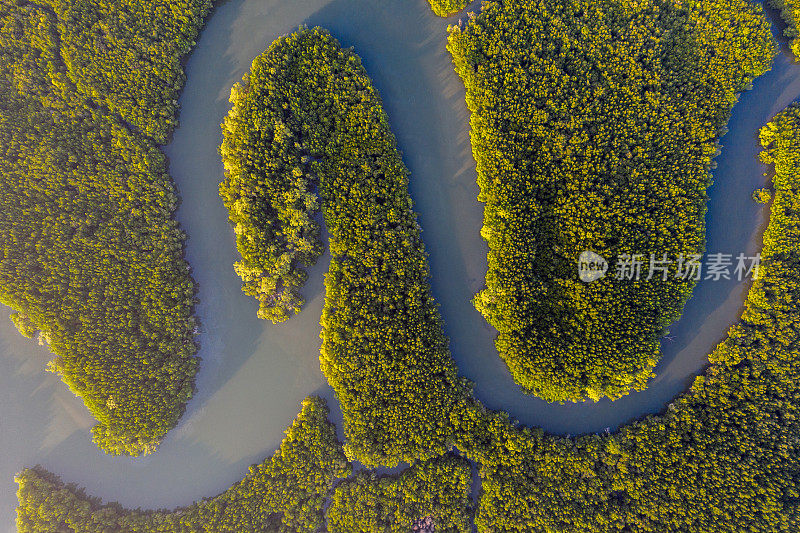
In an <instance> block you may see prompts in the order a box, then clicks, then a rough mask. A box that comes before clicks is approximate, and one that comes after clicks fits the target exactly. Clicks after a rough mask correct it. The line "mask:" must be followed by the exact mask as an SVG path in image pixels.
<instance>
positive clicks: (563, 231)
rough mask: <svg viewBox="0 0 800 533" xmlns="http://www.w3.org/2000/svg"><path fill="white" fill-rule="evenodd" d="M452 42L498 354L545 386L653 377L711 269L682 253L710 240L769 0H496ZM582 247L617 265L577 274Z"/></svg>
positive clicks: (592, 386)
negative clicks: (687, 267)
mask: <svg viewBox="0 0 800 533" xmlns="http://www.w3.org/2000/svg"><path fill="white" fill-rule="evenodd" d="M448 49H449V50H450V52H451V53H452V55H453V61H454V63H455V66H456V70H457V72H458V74H459V76H460V77H461V78H462V80H463V81H464V84H465V86H466V90H467V95H466V99H467V106H468V107H469V109H470V112H471V119H470V123H471V126H472V146H473V153H474V155H475V159H476V161H477V169H478V184H479V186H480V195H479V200H480V201H482V202H484V203H485V211H484V226H483V229H482V230H481V234H482V235H483V237H484V238H485V239H486V241H487V242H488V244H489V255H488V272H487V274H486V288H485V289H484V290H483V291H482V292H480V293H479V294H478V295H477V296H476V297H475V306H476V307H477V309H478V310H479V311H480V312H481V313H482V314H483V315H484V316H485V317H486V319H487V321H488V322H489V323H490V324H491V325H492V326H494V327H495V328H496V329H497V330H498V337H497V341H496V346H497V350H498V352H499V354H500V356H501V357H502V359H503V360H504V361H505V363H506V364H507V366H508V368H509V370H510V371H511V373H512V375H513V376H514V379H515V381H516V382H517V383H518V384H520V385H521V386H522V387H523V388H524V389H525V390H526V391H529V392H531V393H533V394H535V395H537V396H539V397H541V398H543V399H545V400H548V401H579V400H583V399H587V398H590V399H592V400H598V399H600V398H601V397H608V398H611V399H616V398H619V397H620V396H622V395H625V394H627V393H629V392H630V391H631V390H632V389H633V390H642V389H644V388H645V387H646V386H647V382H648V379H649V378H650V377H651V376H652V369H653V367H654V366H655V364H656V363H657V361H658V359H659V356H660V355H659V339H660V337H661V336H663V335H664V334H665V331H666V328H667V327H668V326H669V325H670V324H671V323H672V322H673V321H675V320H676V319H677V318H678V317H679V316H680V313H681V311H682V308H683V305H684V303H685V301H686V300H687V299H688V297H689V295H690V294H691V292H692V288H693V286H694V284H695V283H696V279H695V276H694V275H691V274H689V275H684V276H681V272H680V271H679V270H678V265H679V264H680V263H679V261H680V259H681V258H683V259H685V260H688V259H689V258H690V257H691V256H692V255H694V254H701V253H703V251H704V246H705V221H704V216H705V213H706V200H707V195H706V189H707V187H708V186H709V185H710V183H711V174H710V169H711V168H712V167H713V163H712V158H713V157H714V155H715V154H716V153H717V152H718V149H719V147H718V144H717V141H716V139H717V138H719V136H720V135H721V134H722V133H723V132H724V131H725V129H724V127H725V123H726V121H727V119H728V116H729V113H730V109H731V107H732V106H733V104H734V103H735V102H736V100H737V98H736V93H737V92H739V91H742V90H744V89H745V88H747V87H748V84H749V83H750V81H751V80H753V79H754V78H755V77H757V76H759V75H760V74H762V73H763V72H765V71H766V70H768V69H769V67H770V64H771V60H772V58H773V56H774V55H775V54H776V53H777V49H776V46H775V44H774V42H773V39H772V36H771V34H770V29H769V23H768V21H767V20H766V18H765V16H764V13H763V10H762V7H761V6H759V5H756V4H750V3H749V2H746V1H744V0H739V1H727V0H726V1H703V2H672V1H644V2H636V3H630V2H616V1H603V2H595V1H589V0H572V1H568V2H561V1H551V0H538V1H530V0H509V1H506V2H491V3H487V4H486V5H485V7H484V8H483V10H482V11H481V13H480V14H478V15H477V16H475V17H473V18H471V19H470V21H469V22H468V23H467V24H466V25H459V26H454V27H452V28H451V33H450V37H449V42H448ZM584 251H593V252H595V253H597V254H600V255H601V256H602V257H604V258H605V259H607V260H608V262H609V263H610V271H609V272H608V275H607V276H606V277H604V278H602V279H599V280H596V281H593V282H591V283H584V282H583V281H581V280H580V279H579V278H578V275H577V268H576V265H577V262H578V258H579V256H580V254H581V253H582V252H584ZM637 255H638V256H640V258H641V259H642V260H643V262H644V265H642V266H641V267H639V271H640V272H641V277H640V278H639V279H637V276H636V270H635V269H636V267H635V265H634V263H633V261H634V259H635V256H637ZM651 256H653V257H654V258H655V259H656V260H657V261H663V263H660V266H661V267H662V270H660V271H655V275H654V276H652V277H651V276H650V275H649V274H650V272H651V271H653V270H654V269H652V268H651V269H650V271H648V268H649V267H650V262H649V260H650V257H651ZM626 258H628V263H629V267H628V269H627V270H625V271H622V272H618V271H617V270H616V268H615V266H616V265H617V264H619V263H620V262H622V264H624V262H625V260H626ZM668 262H670V263H671V264H670V263H668ZM618 274H621V275H618ZM687 274H688V273H687Z"/></svg>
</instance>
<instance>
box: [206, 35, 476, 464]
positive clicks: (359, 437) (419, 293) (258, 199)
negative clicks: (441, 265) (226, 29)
mask: <svg viewBox="0 0 800 533" xmlns="http://www.w3.org/2000/svg"><path fill="white" fill-rule="evenodd" d="M231 100H232V102H233V109H232V110H231V112H230V114H229V115H228V118H227V119H226V120H225V123H224V124H223V129H224V133H225V142H224V144H223V145H222V155H223V158H224V160H225V167H226V170H227V172H226V174H227V179H226V181H225V182H224V183H223V184H222V186H221V194H222V196H223V198H224V200H225V204H226V206H227V207H228V209H229V212H230V214H231V221H232V222H233V223H234V224H235V229H236V234H237V244H238V246H239V250H240V252H241V253H242V257H243V261H242V262H241V263H239V264H238V266H237V269H238V270H239V272H240V273H245V274H246V275H245V276H244V278H245V290H247V289H248V287H250V286H253V287H255V286H258V287H261V288H263V287H265V286H266V287H268V288H267V290H266V292H268V293H269V292H271V291H274V290H275V289H276V287H277V289H278V290H279V292H280V291H289V290H291V291H294V290H295V288H296V287H297V286H298V284H299V283H300V282H302V279H304V275H303V274H301V267H302V265H303V264H307V262H308V261H307V260H309V258H310V257H315V256H316V255H318V253H319V247H320V243H319V237H318V228H317V226H316V223H314V222H313V219H314V216H315V211H314V210H315V209H316V206H317V205H318V204H319V205H320V206H321V209H322V212H323V214H324V217H325V222H326V224H327V227H328V230H329V232H330V249H331V264H330V269H329V271H328V273H327V275H326V277H325V287H326V296H325V307H324V310H323V313H322V321H321V322H322V327H323V329H322V353H321V356H320V362H321V365H322V370H323V372H324V373H325V375H326V376H327V378H328V381H329V382H330V383H331V385H332V386H333V388H334V390H335V391H336V396H337V398H338V400H339V402H340V403H341V407H342V411H343V413H344V421H345V433H346V435H347V444H346V450H347V452H348V455H349V456H350V457H351V458H354V459H358V460H359V461H361V462H362V463H364V464H367V465H370V466H375V465H381V464H382V465H387V466H394V465H396V464H398V462H400V461H406V462H413V461H415V460H417V459H426V458H431V457H435V456H437V455H440V454H442V453H444V452H445V451H446V450H447V443H448V440H449V439H450V424H449V423H448V421H447V420H445V419H444V418H443V417H442V416H441V414H442V413H447V412H449V410H450V409H451V407H452V406H453V405H454V404H455V402H456V401H457V399H458V397H459V396H460V395H461V394H462V393H463V390H462V385H461V384H460V382H459V381H458V379H457V375H456V369H455V365H454V364H453V361H452V359H451V358H450V352H449V349H448V341H447V339H446V338H445V336H444V334H443V332H442V322H441V318H440V316H439V312H438V309H437V308H436V305H435V304H434V301H433V298H432V296H431V293H430V287H429V282H428V278H429V272H428V266H427V258H426V254H425V250H424V245H423V243H422V239H421V237H420V229H419V226H418V224H417V219H416V215H415V213H414V212H413V211H412V202H411V198H410V197H409V195H408V171H407V169H406V167H405V165H404V164H403V161H402V159H401V157H400V154H399V152H398V150H397V147H396V142H395V138H394V135H393V134H392V132H391V130H390V129H389V124H388V119H387V117H386V114H385V113H384V111H383V107H382V105H381V101H380V98H379V97H378V95H377V94H376V92H375V90H374V88H373V87H372V83H371V81H370V79H369V77H368V76H367V74H366V72H365V70H364V68H363V67H362V65H361V61H360V60H359V58H358V56H356V55H355V54H354V53H353V52H352V51H351V50H346V49H342V48H341V47H340V46H339V44H338V43H337V42H336V40H335V39H333V38H332V37H331V36H330V35H329V34H328V33H327V32H325V31H324V30H321V29H313V30H309V29H301V30H300V31H299V32H297V33H294V34H292V35H290V36H287V37H282V38H280V39H278V40H277V41H276V42H274V43H273V44H272V45H271V46H270V48H269V49H268V50H267V51H266V52H265V53H264V54H262V55H261V56H259V57H258V58H256V60H255V61H254V62H253V66H252V69H251V72H250V73H249V74H248V75H247V76H246V77H245V80H244V84H243V85H238V86H236V87H235V88H234V90H233V92H232V94H231ZM314 191H317V193H315V192H314ZM317 194H318V196H319V198H318V199H317ZM249 284H252V285H249ZM284 294H286V292H280V293H279V294H276V295H274V296H269V298H268V300H266V303H267V305H268V306H271V305H277V306H278V307H279V308H280V309H281V310H279V311H277V313H279V314H281V316H283V314H282V313H283V311H282V310H283V309H285V306H284V305H283V302H284V301H287V300H288V301H292V302H294V301H296V299H295V297H294V296H292V295H289V296H285V297H284ZM264 303H265V300H262V311H260V313H261V314H262V316H263V315H265V314H271V312H270V313H266V312H264V311H263V305H264Z"/></svg>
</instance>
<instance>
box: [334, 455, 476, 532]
mask: <svg viewBox="0 0 800 533" xmlns="http://www.w3.org/2000/svg"><path fill="white" fill-rule="evenodd" d="M471 476H472V469H471V468H470V465H469V463H468V462H467V461H466V460H465V459H462V458H459V457H456V456H453V455H445V456H442V457H440V458H438V459H433V460H431V461H428V462H424V463H418V464H416V465H414V466H412V467H411V468H408V469H406V470H405V471H403V472H402V473H401V474H400V475H399V476H376V475H375V474H371V473H368V472H361V473H359V474H358V475H357V476H355V478H353V479H350V480H347V481H345V482H342V483H341V484H339V485H338V486H337V487H336V490H335V491H334V493H333V497H332V501H331V505H330V507H329V508H328V512H327V518H328V524H327V531H328V532H329V533H377V532H381V533H409V532H413V531H418V530H415V529H413V528H414V526H417V527H418V528H419V527H420V526H423V525H429V527H428V529H425V531H436V532H437V533H471V531H472V524H471V505H470V499H469V498H470V488H471V484H472V479H471Z"/></svg>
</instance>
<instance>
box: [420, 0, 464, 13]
mask: <svg viewBox="0 0 800 533" xmlns="http://www.w3.org/2000/svg"><path fill="white" fill-rule="evenodd" d="M428 1H429V2H430V3H431V9H433V12H434V13H436V14H437V15H439V16H440V17H446V16H448V15H452V14H453V13H458V12H459V11H461V10H462V9H464V8H465V7H466V6H467V4H469V3H470V1H471V0H428Z"/></svg>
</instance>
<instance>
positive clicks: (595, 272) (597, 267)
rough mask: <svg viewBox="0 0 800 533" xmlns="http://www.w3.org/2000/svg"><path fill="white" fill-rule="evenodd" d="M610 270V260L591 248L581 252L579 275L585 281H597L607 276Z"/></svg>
mask: <svg viewBox="0 0 800 533" xmlns="http://www.w3.org/2000/svg"><path fill="white" fill-rule="evenodd" d="M606 272H608V261H606V260H605V258H604V257H603V256H602V255H600V254H596V253H594V252H593V251H591V250H586V251H584V252H581V255H580V256H579V257H578V277H579V278H580V279H581V281H583V282H584V283H589V282H592V281H596V280H598V279H600V278H602V277H605V275H606Z"/></svg>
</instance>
